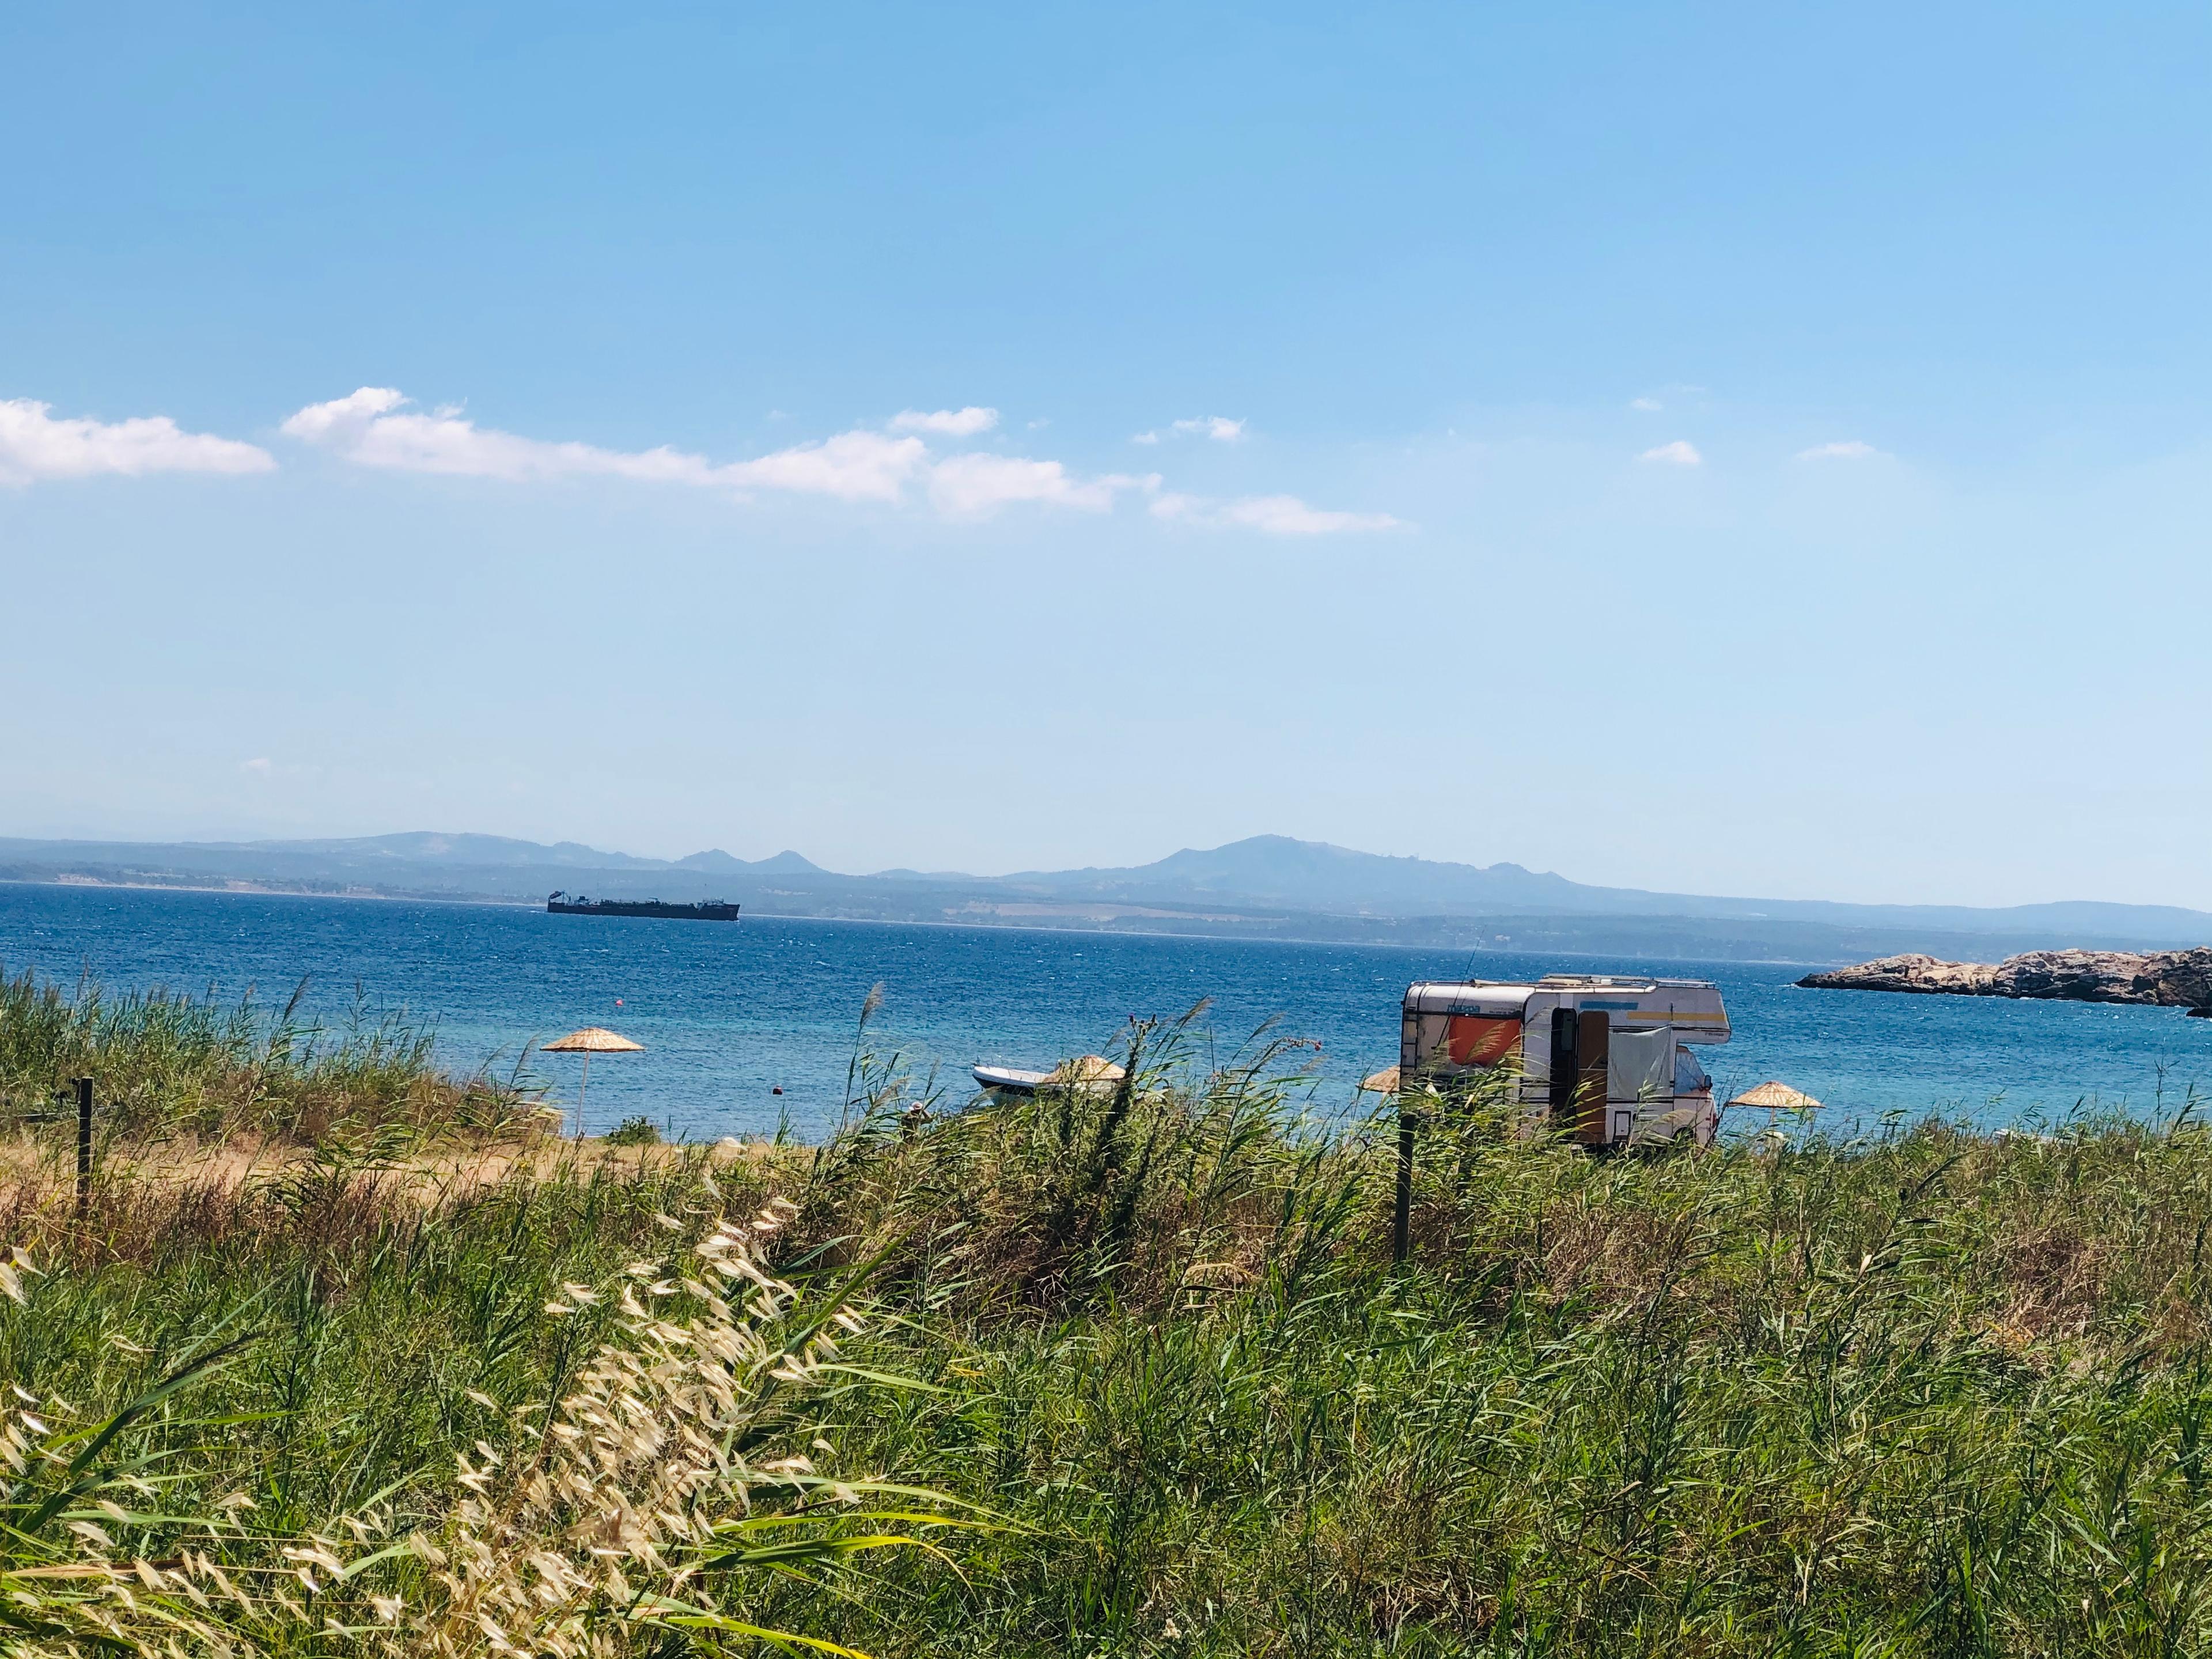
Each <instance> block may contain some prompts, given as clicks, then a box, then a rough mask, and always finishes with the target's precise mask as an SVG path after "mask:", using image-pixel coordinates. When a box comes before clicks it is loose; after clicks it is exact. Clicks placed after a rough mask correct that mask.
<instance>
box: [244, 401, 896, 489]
mask: <svg viewBox="0 0 2212 1659" xmlns="http://www.w3.org/2000/svg"><path fill="white" fill-rule="evenodd" d="M406 402H407V399H406V398H404V397H403V396H402V395H401V394H400V393H399V392H396V391H394V390H393V389H392V388H391V387H389V386H363V387H362V388H361V389H360V390H359V391H358V392H354V393H353V394H352V395H351V396H349V397H344V398H333V399H332V400H331V402H329V403H326V404H309V405H308V406H307V408H305V409H303V410H300V412H299V413H298V414H296V415H295V416H292V417H291V418H290V419H289V420H288V421H286V422H284V427H283V430H284V432H285V434H286V435H288V436H290V437H294V438H298V439H301V441H305V442H307V443H312V444H318V445H320V446H321V447H324V448H325V449H329V450H332V451H334V452H336V453H337V454H339V455H342V456H343V457H344V458H345V459H347V460H349V461H351V462H354V463H355V464H356V465H361V466H375V467H384V468H386V469H389V470H391V471H401V472H433V473H441V474H444V475H447V476H450V477H471V478H503V479H506V480H508V481H509V482H522V481H526V480H542V479H552V478H576V477H617V478H628V479H630V480H632V481H634V482H636V483H681V484H693V485H701V486H706V487H708V488H714V487H720V488H723V489H750V488H759V489H783V490H790V491H793V492H795V493H797V494H801V495H835V496H837V497H839V498H841V499H842V500H846V501H861V500H867V501H896V500H897V499H898V498H899V496H900V495H901V494H902V492H903V490H904V489H905V487H906V484H907V483H908V480H909V479H911V478H913V477H915V475H916V474H917V473H918V472H919V471H921V466H922V463H923V461H924V460H925V459H927V454H928V450H927V447H926V446H925V445H924V444H923V443H922V441H921V439H919V438H892V437H886V436H885V435H884V434H882V433H880V432H866V431H854V432H845V433H840V434H839V435H837V436H836V437H834V438H829V439H825V440H823V441H821V442H819V443H811V444H797V445H794V446H793V447H791V448H788V449H780V450H777V451H776V452H775V453H773V454H769V455H763V456H761V457H760V458H759V459H757V460H750V461H736V462H732V463H731V464H729V465H723V466H716V465H712V464H711V463H709V462H708V460H707V459H705V458H704V457H702V456H698V455H689V454H685V453H684V452H682V451H681V450H676V449H671V448H669V447H666V446H665V445H664V446H662V447H659V448H657V449H647V450H639V451H634V452H632V451H623V450H616V449H601V448H599V447H597V446H596V445H592V444H580V443H547V442H544V441H542V440H539V439H536V438H521V437H517V436H516V435H514V434H513V433H511V432H499V431H494V430H489V429H487V428H482V427H479V426H477V424H476V423H475V422H473V421H469V420H465V419H464V418H462V416H460V415H459V413H458V412H457V411H455V410H445V409H441V410H434V411H432V412H431V413H429V414H428V415H420V414H412V413H408V412H406V411H405V410H404V407H403V406H404V404H406Z"/></svg>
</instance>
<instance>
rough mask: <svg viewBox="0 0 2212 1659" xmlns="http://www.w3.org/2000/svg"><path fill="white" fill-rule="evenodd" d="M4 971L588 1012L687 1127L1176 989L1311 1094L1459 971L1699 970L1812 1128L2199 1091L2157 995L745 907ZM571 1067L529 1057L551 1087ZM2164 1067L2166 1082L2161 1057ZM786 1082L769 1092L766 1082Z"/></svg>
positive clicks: (20, 923)
mask: <svg viewBox="0 0 2212 1659" xmlns="http://www.w3.org/2000/svg"><path fill="white" fill-rule="evenodd" d="M0 967H4V968H5V969H7V970H8V971H9V972H11V973H13V972H20V971H21V969H24V968H26V967H31V968H35V969H38V970H39V971H40V973H41V974H44V975H52V976H53V977H55V978H58V979H62V980H68V981H73V980H75V979H76V976H77V975H79V974H80V973H81V972H90V973H91V974H93V975H95V976H96V977H97V978H99V979H100V981H101V982H102V983H103V984H104V985H106V986H108V987H114V988H125V987H149V986H154V985H163V986H167V987H170V988H171V989H173V990H183V991H191V992H193V993H196V994H197V993H204V992H206V991H209V990H210V989H212V990H214V991H215V992H216V993H217V994H220V995H222V996H225V997H235V996H237V995H240V994H242V993H244V992H246V990H247V989H248V988H249V987H251V988H252V989H254V990H255V992H256V994H258V996H259V997H260V998H262V999H263V1000H273V1001H276V1002H280V1003H281V1002H282V1001H283V1000H284V999H285V998H286V997H287V996H289V994H291V992H292V989H293V987H295V985H296V984H297V983H298V982H299V981H300V980H301V976H302V975H306V976H307V979H308V992H307V1006H308V1007H309V1008H310V1009H311V1010H312V1011H313V1012H315V1013H316V1014H317V1016H318V1017H319V1018H323V1019H325V1020H326V1021H328V1020H334V1019H337V1018H342V1017H343V1015H344V1013H345V1012H346V1011H347V1010H348V1009H349V1007H350V1006H352V1005H353V1003H354V1000H355V998H356V987H358V994H359V996H360V998H361V999H362V1001H363V1002H364V1003H365V1005H366V1006H368V1008H369V1009H370V1010H372V1011H374V1012H378V1013H382V1012H404V1013H405V1014H407V1015H408V1016H410V1017H411V1018H417V1019H421V1020H424V1021H428V1022H434V1023H435V1028H436V1030H437V1034H438V1042H439V1047H440V1050H441V1054H442V1055H443V1056H444V1058H445V1060H446V1062H447V1064H448V1065H450V1066H455V1067H459V1068H461V1069H473V1068H475V1067H476V1066H479V1065H489V1066H492V1067H493V1068H494V1069H495V1070H497V1071H500V1072H501V1073H504V1072H505V1071H506V1070H507V1068H508V1067H510V1066H513V1063H514V1061H515V1059H516V1056H517V1054H518V1053H519V1052H520V1049H521V1048H522V1046H523V1045H524V1043H525V1042H528V1041H530V1040H531V1039H533V1038H537V1039H544V1038H547V1037H551V1036H559V1035H560V1034H561V1033H562V1032H564V1031H567V1030H572V1029H574V1027H576V1026H579V1025H608V1026H611V1027H613V1028H614V1029H615V1030H619V1031H621V1032H623V1033H624V1034H625V1035H627V1036H630V1037H633V1038H635V1040H637V1041H638V1042H642V1043H644V1044H645V1045H646V1052H645V1053H643V1054H631V1055H622V1056H615V1057H609V1058H603V1059H601V1060H597V1061H595V1062H594V1063H593V1066H592V1079H591V1092H590V1097H589V1108H590V1115H591V1121H592V1126H593V1127H605V1125H606V1124H607V1123H609V1122H611V1121H614V1120H615V1119H616V1118H617V1117H620V1116H624V1115H629V1114H631V1113H635V1112H643V1113H646V1114H647V1115H650V1116H652V1117H653V1119H654V1120H655V1121H660V1122H664V1123H667V1124H670V1125H671V1126H672V1127H674V1128H675V1129H676V1130H677V1131H678V1132H679V1133H684V1134H688V1135H692V1136H701V1135H719V1134H751V1133H766V1132H769V1131H772V1130H773V1129H774V1128H775V1126H776V1124H777V1121H778V1120H779V1117H780V1115H783V1114H786V1113H787V1114H788V1115H789V1119H790V1121H791V1122H792V1124H793V1127H794V1128H796V1129H797V1130H799V1131H800V1132H802V1133H803V1132H805V1131H806V1130H809V1129H811V1128H816V1127H819V1126H820V1125H821V1124H822V1123H823V1121H825V1120H827V1119H830V1118H834V1116H835V1115H836V1111H837V1108H838V1103H839V1102H840V1101H841V1099H842V1093H843V1086H844V1079H845V1067H846V1063H847V1060H848V1058H849V1056H850V1054H851V1052H852V1046H853V1031H854V1019H855V1018H856V1017H857V1015H858V1014H859V1012H860V1003H861V1000H862V999H863V998H864V997H865V996H866V994H867V992H868V988H869V987H871V986H872V985H874V984H877V983H878V982H880V983H881V984H882V985H883V987H884V1007H883V1012H882V1013H881V1014H880V1015H879V1016H878V1019H877V1021H876V1023H875V1025H874V1026H873V1028H872V1030H874V1032H875V1034H876V1036H877V1039H878V1042H879V1043H881V1044H885V1045H896V1046H898V1047H899V1048H902V1050H903V1051H904V1052H905V1053H907V1054H908V1055H909V1056H910V1057H911V1059H912V1060H913V1061H914V1062H915V1065H916V1066H918V1067H919V1068H921V1069H922V1070H925V1071H926V1070H927V1068H928V1067H929V1066H932V1065H934V1066H937V1067H939V1076H940V1079H942V1080H943V1081H944V1082H945V1084H946V1085H947V1088H948V1091H950V1093H951V1095H952V1096H953V1097H955V1098H961V1097H965V1095H966V1094H967V1092H968V1088H967V1083H968V1079H967V1067H968V1066H970V1065H972V1064H974V1063H975V1062H976V1061H978V1060H997V1061H1000V1062H1005V1063H1010V1064H1016V1065H1031V1066H1044V1065H1048V1064H1050V1063H1051V1062H1052V1061H1053V1060H1056V1059H1059V1058H1060V1057H1062V1056H1065V1055H1066V1054H1075V1053H1082V1052H1087V1051H1091V1050H1097V1049H1103V1048H1106V1047H1108V1046H1109V1044H1110V1043H1111V1042H1113V1041H1114V1039H1115V1034H1116V1033H1117V1032H1118V1031H1119V1030H1121V1027H1122V1026H1123V1024H1124V1023H1125V1022H1126V1020H1127V1018H1128V1017H1129V1016H1130V1015H1132V1014H1136V1015H1150V1014H1175V1013H1179V1012H1182V1010H1184V1009H1185V1008H1187V1007H1188V1006H1190V1005H1191V1004H1192V1003H1193V1002H1194V1001H1196V1000H1198V999H1199V998H1200V997H1211V998H1212V1000H1213V1006H1212V1012H1211V1013H1210V1014H1209V1016H1208V1017H1207V1019H1206V1027H1207V1030H1208V1032H1209V1034H1210V1040H1211V1042H1212V1044H1213V1045H1214V1047H1215V1048H1216V1050H1217V1053H1218V1055H1219V1056H1222V1057H1225V1056H1226V1055H1227V1054H1229V1053H1230V1052H1231V1051H1232V1050H1234V1049H1236V1048H1237V1047H1238V1046H1239V1045H1241V1044H1243V1042H1246V1041H1247V1040H1249V1038H1250V1036H1251V1035H1252V1033H1253V1032H1254V1031H1255V1029H1257V1028H1258V1027H1259V1026H1260V1025H1261V1024H1263V1023H1265V1022H1267V1021H1268V1020H1270V1019H1273V1020H1275V1021H1277V1022H1278V1024H1277V1027H1276V1029H1277V1030H1279V1031H1281V1032H1285V1033H1288V1034H1291V1035H1295V1036H1302V1037H1308V1038H1312V1039H1316V1040H1317V1041H1318V1042H1320V1044H1321V1048H1320V1050H1319V1052H1318V1054H1317V1055H1316V1056H1315V1058H1316V1060H1317V1061H1318V1067H1317V1070H1316V1085H1315V1086H1316V1103H1317V1104H1319V1105H1322V1106H1323V1107H1331V1108H1333V1107H1340V1106H1342V1105H1344V1104H1346V1103H1348V1102H1349V1101H1350V1099H1351V1097H1352V1085H1353V1084H1354V1083H1355V1082H1357V1080H1358V1079H1359V1078H1361V1077H1362V1076H1364V1075H1365V1074H1366V1073H1369V1072H1370V1071H1372V1070H1374V1069H1375V1068H1376V1067H1377V1066H1387V1065H1389V1064H1392V1063H1393V1062H1395V1060H1396V1059H1397V1042H1398V1015H1397V1009H1398V999H1399V997H1400V996H1401V994H1402V993H1403V992H1404V990H1405V987H1406V986H1407V982H1408V981H1413V980H1417V979H1438V978H1443V979H1449V978H1457V977H1461V976H1462V975H1467V974H1468V972H1470V971H1472V972H1474V974H1476V975H1480V976H1481V977H1485V978H1491V979H1510V978H1514V977H1516V976H1520V975H1531V974H1537V973H1541V972H1543V971H1545V970H1547V969H1570V970H1573V971H1583V972H1590V971H1615V970H1620V971H1648V972H1657V973H1666V974H1674V975H1696V976H1699V977H1704V978H1709V979H1712V980H1716V981H1718V982H1719V983H1720V985H1721V986H1722V987H1723V993H1724V994H1725V996H1726V998H1727V1000H1728V1006H1729V1014H1730V1016H1731V1018H1732V1019H1733V1021H1734V1023H1735V1033H1736V1036H1735V1041H1734V1042H1730V1043H1729V1044H1728V1045H1727V1046H1726V1047H1723V1048H1708V1049H1705V1050H1703V1051H1701V1052H1702V1057H1703V1058H1704V1060H1705V1064H1706V1066H1707V1069H1709V1070H1710V1071H1711V1073H1713V1076H1714V1079H1715V1080H1716V1081H1717V1083H1718V1084H1719V1085H1720V1087H1721V1089H1722V1090H1723V1098H1725V1097H1726V1095H1727V1094H1728V1093H1732V1092H1734V1091H1736V1090H1737V1089H1739V1088H1741V1087H1747V1086H1748V1085H1752V1084H1754V1083H1758V1082H1760V1081H1763V1080H1764V1079H1767V1078H1770V1077H1776V1078H1781V1079H1784V1080H1785V1081H1787V1082H1789V1083H1791V1084H1794V1085H1796V1086H1797V1087H1799V1088H1801V1089H1804V1090H1806V1091H1808V1092H1810V1093H1812V1094H1813V1095H1814V1096H1816V1097H1819V1098H1820V1099H1821V1100H1823V1101H1826V1102H1827V1103H1829V1105H1830V1107H1831V1108H1832V1112H1831V1114H1830V1115H1829V1116H1828V1118H1827V1120H1826V1121H1827V1122H1828V1123H1829V1124H1830V1126H1831V1127H1836V1128H1844V1127H1850V1126H1852V1125H1857V1124H1866V1123H1871V1122H1873V1121H1877V1120H1878V1119H1879V1118H1880V1117H1881V1115H1883V1114H1885V1113H1888V1112H1893V1111H1902V1112H1906V1113H1911V1114H1915V1115H1917V1114H1920V1113H1923V1112H1928V1111H1931V1110H1935V1111H1942V1112H1945V1113H1954V1114H1964V1115H1971V1116H1972V1117H1973V1118H1975V1119H1977V1120H1978V1121H1982V1122H1984V1123H1986V1124H1990V1125H1991V1126H1996V1125H2001V1124H2007V1123H2014V1122H2019V1121H2024V1120H2028V1121H2032V1120H2033V1119H2034V1118H2036V1117H2038V1116H2041V1117H2044V1118H2051V1117H2057V1116H2060V1115H2064V1114H2065V1113H2067V1112H2069V1111H2070V1110H2073V1109H2075V1108H2077V1107H2080V1106H2084V1105H2087V1106H2090V1107H2105V1108H2118V1109H2125V1110H2129V1111H2133V1112H2136V1113H2139V1114H2143V1115H2148V1114H2150V1113H2153V1112H2154V1111H2157V1110H2160V1109H2163V1110H2166V1111H2172V1109H2175V1108H2176V1107H2177V1106H2178V1105H2179V1103H2180V1102H2181V1100H2182V1099H2183V1098H2184V1097H2185V1094H2186V1091H2188V1090H2189V1088H2190V1087H2191V1085H2200V1086H2201V1087H2202V1088H2203V1089H2204V1090H2205V1091H2207V1092H2208V1093H2212V1020H2201V1019H2187V1018H2183V1017H2182V1016H2181V1014H2180V1013H2179V1012H2178V1011H2176V1010H2172V1009H2162V1008H2115V1007H2100V1006H2091V1005H2087V1004H2079V1003H2056V1002H2053V1003H2032V1002H2006V1001H2000V1000H1995V999H1985V998H1969V997H1901V996H1885V995H1878V994H1868V993H1863V992H1843V991H1801V990H1798V989H1796V988H1795V987H1793V986H1792V985H1791V984H1790V981H1792V980H1794V979H1796V978H1797V977H1798V976H1799V975H1800V974H1802V972H1803V971H1804V969H1802V968H1793V967H1790V966H1786V965H1770V964H1754V965H1749V966H1747V965H1744V964H1741V963H1709V964H1704V965H1699V964H1695V963H1639V962H1636V961H1632V960H1628V959H1605V960H1598V959H1589V958H1584V959H1563V958H1559V957H1548V958H1538V957H1524V956H1518V955H1511V954H1505V953H1497V954H1491V953H1485V954H1482V955H1480V956H1476V957H1470V956H1469V955H1468V953H1466V952H1464V951H1419V950H1404V949H1398V948H1394V947H1388V946H1356V945H1297V944H1273V943H1269V944H1255V943H1246V942H1242V941H1237V942H1230V941H1225V940H1215V939H1158V938H1145V937H1139V936H1132V935H1117V934H1101V933H1054V932H1048V931H1042V930H1039V931H1030V930H1024V929H1013V928H997V927H890V926H879V925H876V924H871V923H863V922H837V921H796V920H787V919H784V918H780V917H773V916H747V917H746V918H745V919H744V921H742V922H739V923H738V924H737V925H735V926H720V925H716V924H709V923H703V922H684V921H637V920H615V919H598V918H590V917H578V916H549V915H545V914H544V912H543V911H541V910H532V909H525V908H518V907H512V906H504V905H470V904H410V903H400V902H386V901H377V900H353V899H315V898H290V897H272V896H262V895H255V894H229V893H175V892H161V891H152V890H117V889H106V888H86V887H58V886H29V885H17V884H0ZM575 1064H576V1062H575V1061H574V1059H573V1058H572V1057H568V1056H563V1055H546V1056H544V1057H543V1058H542V1059H538V1058H535V1057H533V1060H532V1066H533V1068H534V1069H535V1071H536V1072H537V1073H538V1075H539V1076H541V1077H543V1078H544V1079H548V1080H550V1082H552V1083H553V1085H555V1088H556V1093H557V1094H559V1095H561V1096H563V1097H572V1094H573V1090H574V1084H575V1069H574V1068H575ZM2161 1068H2163V1070H2162V1071H2161ZM779 1087H780V1088H781V1089H782V1091H783V1093H782V1094H781V1095H780V1096H779V1095H776V1094H775V1093H773V1092H772V1091H773V1090H775V1089H776V1088H779Z"/></svg>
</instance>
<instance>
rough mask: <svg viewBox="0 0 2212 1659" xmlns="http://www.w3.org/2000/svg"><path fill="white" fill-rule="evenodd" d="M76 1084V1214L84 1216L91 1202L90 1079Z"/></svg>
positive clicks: (79, 1079)
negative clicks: (86, 1207)
mask: <svg viewBox="0 0 2212 1659" xmlns="http://www.w3.org/2000/svg"><path fill="white" fill-rule="evenodd" d="M75 1081H76V1212H77V1214H78V1215H79V1216H82V1215H83V1214H84V1212H85V1206H87V1205H88V1204H90V1203H91V1202H92V1079H90V1078H88V1077H81V1078H77V1079H75Z"/></svg>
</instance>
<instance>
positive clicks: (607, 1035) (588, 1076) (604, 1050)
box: [538, 1025, 645, 1140]
mask: <svg viewBox="0 0 2212 1659" xmlns="http://www.w3.org/2000/svg"><path fill="white" fill-rule="evenodd" d="M538 1052H539V1053H541V1054H581V1055H583V1057H584V1075H583V1077H582V1078H581V1079H580V1080H579V1081H578V1083H577V1085H576V1139H579V1140H581V1139H583V1138H584V1091H585V1090H586V1089H587V1088H589V1087H590V1086H591V1082H592V1055H593V1054H643V1053H644V1052H645V1045H644V1044H643V1043H642V1042H631V1041H630V1040H629V1038H628V1037H626V1036H620V1035H618V1034H617V1033H616V1032H613V1031H610V1030H607V1029H606V1027H605V1026H604V1025H586V1027H585V1028H584V1029H583V1030H580V1031H571V1032H569V1033H568V1036H564V1037H562V1039H561V1040H560V1041H559V1042H549V1043H547V1044H546V1045H545V1046H544V1048H542V1049H540V1050H539V1051H538Z"/></svg>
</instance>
